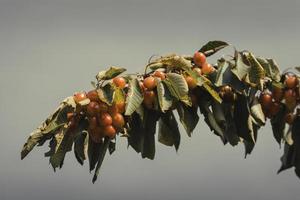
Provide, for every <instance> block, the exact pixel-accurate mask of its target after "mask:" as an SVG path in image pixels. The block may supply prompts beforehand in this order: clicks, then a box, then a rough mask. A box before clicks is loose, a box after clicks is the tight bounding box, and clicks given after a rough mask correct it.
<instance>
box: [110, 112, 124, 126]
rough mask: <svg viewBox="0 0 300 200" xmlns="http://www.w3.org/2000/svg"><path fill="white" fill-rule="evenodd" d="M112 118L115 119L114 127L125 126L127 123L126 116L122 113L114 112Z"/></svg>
mask: <svg viewBox="0 0 300 200" xmlns="http://www.w3.org/2000/svg"><path fill="white" fill-rule="evenodd" d="M112 119H113V126H114V127H117V128H123V126H124V125H125V120H124V117H123V115H121V114H120V113H116V114H114V115H113V116H112Z"/></svg>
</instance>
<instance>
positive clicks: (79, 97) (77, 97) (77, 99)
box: [74, 92, 87, 103]
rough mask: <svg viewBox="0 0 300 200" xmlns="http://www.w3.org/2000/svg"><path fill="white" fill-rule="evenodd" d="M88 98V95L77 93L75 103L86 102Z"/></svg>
mask: <svg viewBox="0 0 300 200" xmlns="http://www.w3.org/2000/svg"><path fill="white" fill-rule="evenodd" d="M86 98H87V97H86V93H85V92H77V93H75V94H74V101H75V103H79V102H80V101H83V100H85V99H86Z"/></svg>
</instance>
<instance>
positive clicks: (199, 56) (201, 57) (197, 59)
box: [193, 51, 206, 67]
mask: <svg viewBox="0 0 300 200" xmlns="http://www.w3.org/2000/svg"><path fill="white" fill-rule="evenodd" d="M193 61H194V63H195V65H197V66H199V67H200V66H202V65H203V64H204V63H206V56H205V54H204V53H201V52H198V51H197V52H195V54H194V57H193Z"/></svg>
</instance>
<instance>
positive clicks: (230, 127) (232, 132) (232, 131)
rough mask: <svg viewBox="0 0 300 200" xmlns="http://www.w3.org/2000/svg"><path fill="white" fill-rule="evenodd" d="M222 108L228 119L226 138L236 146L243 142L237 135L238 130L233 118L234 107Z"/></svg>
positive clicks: (223, 106) (226, 105)
mask: <svg viewBox="0 0 300 200" xmlns="http://www.w3.org/2000/svg"><path fill="white" fill-rule="evenodd" d="M222 108H223V112H224V115H225V119H226V126H225V130H224V132H223V134H224V137H225V138H226V140H227V141H228V142H229V143H230V144H231V145H232V146H236V145H237V144H238V143H239V142H240V141H241V140H240V137H239V136H238V134H237V129H236V126H235V122H234V119H233V116H232V105H228V104H222Z"/></svg>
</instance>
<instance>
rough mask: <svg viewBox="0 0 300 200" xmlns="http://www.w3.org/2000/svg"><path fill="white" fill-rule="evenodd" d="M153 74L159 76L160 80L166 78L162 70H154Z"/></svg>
mask: <svg viewBox="0 0 300 200" xmlns="http://www.w3.org/2000/svg"><path fill="white" fill-rule="evenodd" d="M153 76H154V77H157V78H160V79H161V80H164V79H165V78H166V74H165V73H164V72H162V71H158V70H156V71H155V72H154V73H153Z"/></svg>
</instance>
